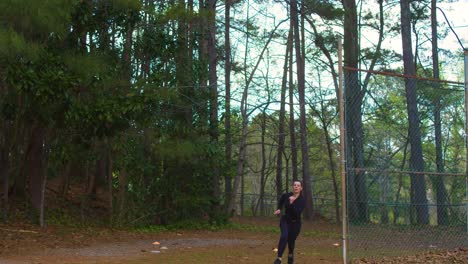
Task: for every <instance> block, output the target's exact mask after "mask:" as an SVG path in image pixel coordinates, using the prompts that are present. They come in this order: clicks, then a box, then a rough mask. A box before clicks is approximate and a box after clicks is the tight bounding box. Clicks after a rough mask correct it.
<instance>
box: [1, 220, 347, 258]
mask: <svg viewBox="0 0 468 264" xmlns="http://www.w3.org/2000/svg"><path fill="white" fill-rule="evenodd" d="M238 223H240V224H243V225H247V226H251V227H253V229H255V230H251V231H249V230H244V229H242V228H241V229H226V230H220V231H179V232H160V233H153V234H142V233H139V234H136V233H132V232H125V231H116V230H113V231H109V230H91V231H83V230H82V231H70V230H59V229H54V228H48V229H45V230H39V229H37V227H34V226H16V227H15V226H13V227H12V226H9V227H8V228H6V227H5V228H3V230H2V227H1V226H0V263H1V264H25V263H28V264H33V263H34V264H39V263H51V264H54V263H57V264H58V263H77V264H78V263H79V264H85V263H109V264H123V263H126V264H137V263H138V264H144V263H174V264H177V263H205V264H206V263H208V264H211V263H213V264H216V263H220V264H227V263H270V262H272V261H273V259H274V257H275V254H276V253H275V252H274V251H273V249H274V247H275V246H276V243H277V239H278V233H275V232H274V231H273V232H272V230H275V229H276V226H277V221H276V219H242V220H239V222H238ZM326 228H328V229H330V230H331V232H334V227H333V226H327V227H326ZM308 229H321V230H325V229H324V226H321V227H320V228H319V227H317V226H315V227H312V226H310V227H309V226H307V227H306V228H305V229H304V230H305V231H304V235H303V236H300V237H299V240H298V241H297V248H296V263H298V264H300V263H340V256H339V254H340V250H339V249H337V248H336V247H334V246H333V243H334V242H336V239H334V238H327V237H323V238H320V239H317V238H316V237H312V236H310V235H308V234H307V230H308ZM21 230H22V231H21ZM322 232H325V231H322ZM2 237H3V239H1V238H2ZM154 241H159V242H160V243H161V247H163V248H161V249H160V253H154V252H153V250H155V248H154V246H153V245H152V243H153V242H154Z"/></svg>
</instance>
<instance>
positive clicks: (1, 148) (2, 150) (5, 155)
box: [0, 140, 10, 223]
mask: <svg viewBox="0 0 468 264" xmlns="http://www.w3.org/2000/svg"><path fill="white" fill-rule="evenodd" d="M2 141H3V142H1V145H0V180H1V181H2V184H3V189H2V192H3V195H2V197H1V198H0V199H1V202H0V204H1V210H2V222H3V223H6V221H7V217H8V192H9V176H8V170H9V165H10V161H9V150H8V149H9V147H8V145H7V143H6V140H2Z"/></svg>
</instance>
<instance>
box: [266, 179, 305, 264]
mask: <svg viewBox="0 0 468 264" xmlns="http://www.w3.org/2000/svg"><path fill="white" fill-rule="evenodd" d="M292 189H293V190H292V192H289V193H285V194H283V195H281V198H280V199H279V201H278V210H276V211H275V215H281V209H282V208H283V206H284V207H285V211H284V214H283V215H282V216H281V219H280V228H281V237H280V240H279V242H278V258H277V259H276V260H275V262H274V264H281V257H282V256H283V252H284V250H285V249H286V244H287V245H288V250H289V252H288V253H289V254H288V264H292V263H293V262H294V244H295V242H296V238H297V236H298V235H299V232H300V231H301V213H302V210H303V209H304V207H305V199H304V196H302V182H301V181H294V182H293V186H292Z"/></svg>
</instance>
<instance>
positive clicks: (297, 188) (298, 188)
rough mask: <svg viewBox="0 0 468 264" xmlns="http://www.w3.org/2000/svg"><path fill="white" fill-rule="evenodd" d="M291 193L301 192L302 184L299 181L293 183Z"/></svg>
mask: <svg viewBox="0 0 468 264" xmlns="http://www.w3.org/2000/svg"><path fill="white" fill-rule="evenodd" d="M292 188H293V193H300V192H301V191H302V184H301V182H299V181H295V182H293V186H292Z"/></svg>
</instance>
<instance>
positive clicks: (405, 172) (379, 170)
mask: <svg viewBox="0 0 468 264" xmlns="http://www.w3.org/2000/svg"><path fill="white" fill-rule="evenodd" d="M351 169H352V170H354V171H356V172H363V171H367V172H384V173H399V174H417V175H433V176H467V174H466V173H454V172H430V171H403V170H401V171H397V170H382V169H374V168H351Z"/></svg>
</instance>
